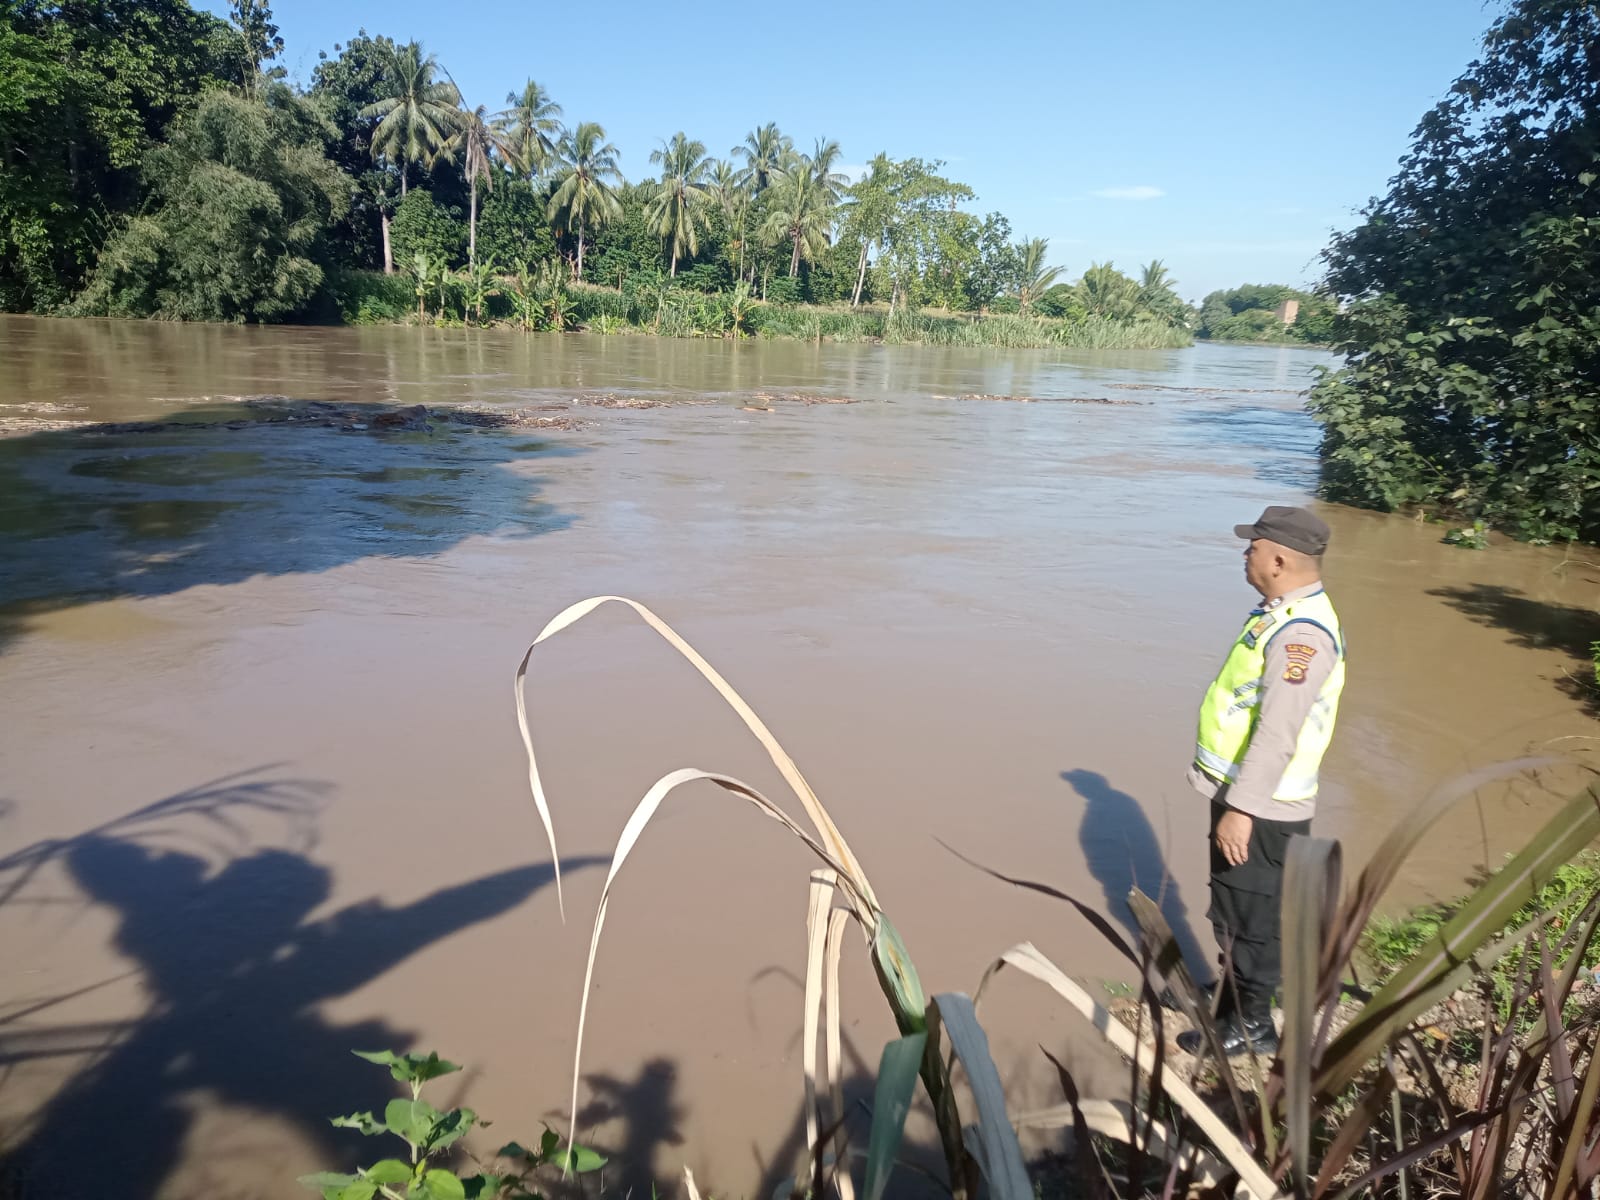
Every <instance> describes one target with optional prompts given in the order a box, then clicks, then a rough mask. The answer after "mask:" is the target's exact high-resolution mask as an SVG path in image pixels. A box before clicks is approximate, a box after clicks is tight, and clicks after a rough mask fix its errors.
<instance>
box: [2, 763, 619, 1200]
mask: <svg viewBox="0 0 1600 1200" xmlns="http://www.w3.org/2000/svg"><path fill="white" fill-rule="evenodd" d="M274 771H275V768H273V767H264V768H261V769H259V770H256V771H251V772H244V773H241V774H238V775H233V776H228V777H226V778H222V779H217V780H213V781H210V782H208V783H206V784H202V785H200V786H199V787H196V788H193V789H190V790H188V791H186V792H182V793H179V794H177V795H174V796H170V797H167V798H166V799H164V800H161V801H158V802H156V803H155V804H151V805H147V806H145V807H143V808H140V809H137V810H135V811H134V812H131V813H129V814H127V815H126V816H123V817H120V818H118V819H116V820H114V821H111V822H108V823H107V824H105V825H102V826H100V827H98V828H96V829H93V830H90V831H88V832H86V833H83V834H80V835H78V836H75V837H72V838H67V839H60V840H52V841H48V842H41V843H38V844H36V845H33V846H29V847H27V848H26V849H23V850H20V851H17V852H16V853H13V854H9V855H7V856H5V857H4V858H0V902H3V903H4V904H6V905H7V906H11V905H17V906H26V905H38V906H41V907H44V906H50V909H51V912H50V913H49V916H50V917H51V919H57V918H60V917H62V915H63V914H62V913H61V911H60V910H61V909H62V908H63V902H62V901H61V900H60V894H61V892H62V890H63V884H65V885H69V886H70V888H71V889H72V890H73V891H74V892H76V893H77V897H76V898H75V899H74V900H73V901H71V902H70V903H69V904H68V905H66V907H68V908H70V909H71V910H73V911H72V912H71V913H68V914H65V916H66V919H67V920H70V919H71V917H72V916H74V915H75V914H76V913H77V912H80V911H82V910H85V909H88V908H90V907H92V906H102V907H105V908H109V909H110V910H112V912H113V913H114V914H115V918H116V926H115V932H114V934H113V946H114V948H115V950H116V952H117V953H118V954H119V955H120V956H121V957H123V958H124V959H127V960H129V961H130V962H132V963H133V964H135V966H134V969H133V970H132V971H131V972H128V973H127V974H132V975H135V976H137V978H138V980H139V982H140V984H141V985H142V989H143V992H144V994H145V996H146V998H147V1000H146V1006H145V1011H144V1013H143V1015H141V1016H140V1017H138V1018H136V1019H134V1020H131V1021H126V1022H93V1023H58V1024H51V1023H49V1018H48V1017H45V1018H44V1019H43V1020H41V1019H40V1018H41V1014H44V1013H47V1012H48V1011H49V1010H50V1009H51V1008H52V1007H55V1006H57V1005H61V1004H64V1003H66V1002H67V1001H68V1000H70V999H71V998H72V997H73V996H75V995H78V994H82V993H83V992H85V991H91V990H95V989H97V988H99V987H103V986H106V985H107V984H109V983H113V982H116V980H117V979H119V978H122V977H123V976H117V977H114V978H113V979H108V980H101V981H98V982H96V983H94V984H91V985H90V986H89V987H87V988H79V989H74V991H73V992H72V993H70V994H68V995H59V996H53V997H45V998H37V997H35V998H26V999H22V1000H20V1001H19V1002H18V1003H17V1004H16V1005H15V1006H14V1007H13V1008H12V1009H11V1010H10V1011H8V1012H6V1013H4V1014H0V1070H4V1071H6V1072H10V1071H12V1070H13V1069H15V1068H17V1067H19V1066H24V1065H26V1064H28V1063H36V1062H40V1061H41V1060H43V1061H48V1060H63V1059H64V1060H66V1061H67V1062H68V1063H69V1064H70V1066H71V1071H70V1075H69V1077H68V1078H67V1081H66V1082H65V1084H64V1085H63V1086H62V1087H61V1089H60V1090H59V1091H58V1092H57V1093H56V1094H55V1095H54V1096H53V1097H52V1098H51V1099H50V1100H48V1101H47V1102H46V1103H45V1104H44V1105H43V1107H42V1108H41V1109H40V1110H39V1111H38V1112H37V1113H35V1114H34V1115H33V1117H32V1119H31V1120H29V1121H28V1122H27V1123H26V1124H25V1126H24V1128H23V1129H21V1130H11V1131H8V1141H7V1144H6V1146H5V1147H4V1149H5V1151H6V1153H5V1157H4V1159H3V1160H0V1191H5V1189H6V1188H7V1187H8V1186H9V1187H10V1188H11V1189H12V1191H6V1192H5V1194H8V1195H9V1194H17V1195H23V1196H32V1195H39V1196H51V1197H61V1198H62V1200H76V1198H77V1197H83V1198H84V1200H88V1198H89V1197H98V1196H101V1195H103V1194H104V1193H105V1189H106V1187H107V1186H108V1180H109V1179H111V1178H114V1179H115V1181H116V1182H115V1190H116V1191H117V1192H119V1193H120V1194H125V1195H130V1196H153V1195H156V1194H157V1193H158V1192H160V1191H161V1189H162V1185H163V1182H164V1181H166V1180H167V1179H168V1178H169V1177H170V1176H171V1174H172V1172H173V1171H174V1170H175V1169H176V1167H177V1165H178V1163H179V1161H180V1159H181V1158H182V1156H183V1154H184V1152H185V1145H186V1141H187V1140H188V1138H189V1137H190V1134H191V1131H192V1130H193V1128H194V1126H195V1122H196V1118H197V1116H198V1115H199V1114H200V1113H201V1112H202V1111H204V1110H206V1109H210V1108H213V1107H216V1106H218V1105H227V1106H229V1107H231V1108H233V1109H234V1110H237V1111H243V1112H248V1113H251V1114H257V1115H261V1116H270V1117H273V1118H277V1119H280V1120H284V1121H287V1122H288V1123H289V1124H291V1125H292V1126H294V1127H295V1129H296V1130H297V1131H298V1132H299V1133H300V1134H301V1135H303V1136H304V1137H305V1138H306V1139H307V1140H308V1141H309V1142H310V1143H311V1144H313V1145H314V1146H316V1147H317V1152H318V1154H319V1156H320V1161H319V1162H318V1163H316V1164H313V1165H312V1166H311V1168H310V1169H318V1168H329V1169H339V1168H342V1169H346V1170H350V1169H353V1168H354V1166H355V1164H356V1161H357V1159H358V1158H359V1159H360V1160H361V1161H364V1162H365V1161H371V1160H372V1159H374V1158H376V1157H381V1156H382V1155H381V1154H379V1153H375V1150H376V1149H377V1148H376V1147H375V1145H374V1144H373V1143H371V1142H366V1140H365V1139H363V1138H360V1137H358V1136H355V1135H352V1134H350V1133H348V1132H342V1131H338V1130H334V1129H333V1128H331V1127H330V1125H329V1124H328V1119H329V1117H331V1116H334V1115H338V1114H341V1113H346V1112H353V1111H357V1110H362V1109H369V1108H373V1107H374V1102H375V1101H378V1107H381V1098H382V1097H383V1096H384V1094H385V1092H386V1090H387V1089H390V1088H392V1087H393V1086H394V1085H393V1084H391V1083H390V1081H389V1080H388V1079H387V1078H385V1077H384V1075H383V1073H382V1072H381V1071H377V1070H375V1069H374V1068H373V1067H372V1066H371V1065H370V1064H367V1063H364V1062H361V1061H360V1060H359V1059H357V1058H355V1057H354V1056H353V1055H352V1054H351V1050H352V1049H378V1048H394V1049H397V1050H404V1049H413V1048H419V1049H431V1048H432V1047H414V1046H413V1042H414V1036H413V1035H412V1034H411V1033H409V1032H407V1031H406V1030H404V1029H401V1028H398V1027H396V1026H395V1025H393V1024H391V1023H390V1022H388V1021H386V1020H381V1019H369V1020H363V1021H357V1022H353V1023H342V1024H341V1023H336V1022H335V1021H333V1020H331V1019H329V1018H328V1017H326V1016H324V1015H323V1014H322V1012H321V1011H320V1010H321V1006H322V1005H323V1004H324V1003H325V1002H326V1001H329V1000H332V999H334V998H336V997H338V996H342V995H345V994H347V993H349V992H351V991H353V990H355V989H356V988H358V987H360V986H361V985H363V984H365V983H367V982H368V981H370V980H372V979H375V978H377V977H378V976H379V975H381V974H383V973H384V972H386V971H388V970H389V969H391V968H392V967H394V966H396V965H397V964H398V963H400V962H402V961H404V960H405V959H407V958H410V957H411V956H412V955H414V954H417V953H419V952H422V951H425V950H426V949H427V948H428V947H429V946H431V945H434V944H435V943H438V942H440V941H442V940H444V939H446V938H448V937H450V936H452V935H453V934H456V933H458V932H460V931H461V930H463V929H465V928H467V927H468V926H471V925H473V924H476V923H478V922H480V921H485V920H488V919H490V918H492V917H495V916H498V915H499V914H501V913H504V912H507V911H509V910H511V909H513V908H515V907H517V906H518V905H520V904H521V903H523V902H524V901H525V900H527V899H528V898H529V897H530V896H532V895H533V894H534V893H535V892H537V891H538V890H539V889H541V888H543V887H545V886H547V885H548V884H550V883H551V882H552V880H553V872H552V870H551V868H550V867H549V865H548V864H540V865H535V866H526V867H518V868H514V869H511V870H504V871H499V872H495V873H493V874H489V875H484V876H482V877H480V878H477V879H473V880H471V881H470V882H467V883H462V884H457V885H453V886H448V887H442V888H439V889H437V890H436V891H433V892H431V893H430V894H428V895H426V896H423V897H422V898H421V899H418V900H416V901H413V902H411V903H409V904H401V905H393V906H391V905H388V904H385V903H382V902H380V901H378V900H376V899H369V900H362V901H357V902H355V903H352V904H349V905H346V906H345V907H343V908H341V909H339V910H338V911H336V912H333V913H330V914H328V915H326V916H322V917H319V918H316V919H313V918H312V916H311V914H312V913H313V912H314V911H315V910H317V909H318V908H319V907H320V906H321V905H323V904H324V903H325V902H326V900H327V899H328V897H329V896H330V895H331V893H332V889H333V874H332V872H331V871H330V870H329V869H328V868H327V867H326V866H323V865H321V864H319V863H317V862H316V861H314V860H313V859H312V858H311V857H310V852H311V850H312V849H313V848H314V846H315V844H316V838H315V831H316V821H317V813H318V810H319V809H320V807H321V805H322V803H323V801H324V799H325V798H326V796H327V795H328V794H329V792H330V791H331V789H330V788H329V787H328V785H326V784H322V783H319V782H316V781H308V780H298V779H291V778H286V777H283V776H280V775H277V774H275V773H274ZM264 820H265V821H270V822H271V823H273V824H274V825H278V824H281V826H282V828H283V829H284V830H285V831H286V836H278V837H274V838H272V839H271V840H272V841H273V842H277V843H282V844H277V845H274V844H262V843H261V842H258V841H257V839H256V834H255V833H254V832H252V829H253V827H259V826H261V824H262V823H263V821H264ZM602 861H603V860H601V859H594V858H581V859H573V860H568V862H567V863H566V864H565V865H566V868H567V870H568V871H576V870H581V869H584V868H586V867H589V866H593V865H598V864H599V863H600V862H602ZM64 923H65V922H63V924H64ZM468 991H469V992H470V989H468ZM445 1049H448V1047H446V1048H445ZM232 1149H233V1148H232V1147H223V1148H221V1149H220V1150H219V1151H218V1153H219V1154H221V1155H222V1157H226V1156H227V1154H228V1152H229V1151H230V1150H232ZM209 1152H210V1151H209V1148H208V1150H207V1151H205V1152H204V1153H209ZM94 1164H99V1165H100V1168H110V1167H111V1165H112V1164H115V1166H114V1174H113V1175H111V1176H108V1175H106V1174H105V1171H104V1170H102V1169H98V1168H96V1167H95V1165H94ZM216 1165H217V1167H218V1176H219V1178H220V1177H222V1176H223V1175H225V1174H226V1173H227V1172H226V1171H225V1170H224V1169H223V1168H224V1167H225V1166H226V1164H224V1163H221V1162H219V1163H218V1164H216ZM210 1166H211V1164H207V1167H208V1168H210ZM249 1171H250V1172H257V1173H259V1174H260V1175H261V1176H267V1177H268V1178H267V1179H266V1181H265V1183H264V1184H263V1186H265V1187H266V1188H267V1190H276V1189H278V1188H279V1187H280V1186H281V1184H280V1183H279V1182H277V1181H275V1180H273V1179H272V1178H271V1175H272V1174H273V1173H282V1174H283V1175H284V1182H287V1181H288V1180H289V1179H292V1176H293V1175H294V1174H295V1173H297V1172H295V1171H294V1169H293V1166H292V1165H291V1164H289V1163H287V1162H284V1161H283V1159H282V1155H281V1154H272V1155H270V1156H268V1157H265V1158H264V1159H263V1161H262V1162H260V1163H259V1164H254V1165H252V1166H251V1167H250V1168H249ZM241 1182H244V1181H240V1180H237V1179H236V1180H235V1183H236V1184H238V1183H241ZM258 1182H259V1179H258Z"/></svg>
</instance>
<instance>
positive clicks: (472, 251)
mask: <svg viewBox="0 0 1600 1200" xmlns="http://www.w3.org/2000/svg"><path fill="white" fill-rule="evenodd" d="M441 153H442V154H443V155H444V157H446V158H448V159H450V160H451V161H452V162H454V161H455V160H456V159H458V158H459V159H460V160H461V173H462V175H463V176H464V177H465V178H466V181H467V189H468V195H469V196H470V200H469V204H470V207H469V208H468V210H467V211H468V214H469V216H468V219H467V262H468V263H470V264H473V265H476V263H477V261H478V180H480V179H481V180H483V183H484V186H485V187H487V188H488V189H489V190H490V191H491V192H492V191H494V171H493V169H492V167H491V165H490V160H491V158H492V156H493V155H494V154H496V153H499V154H502V155H504V154H507V153H508V148H507V146H506V143H505V142H504V141H503V140H502V139H501V137H500V134H499V132H498V131H497V130H496V129H495V127H494V125H493V124H492V123H491V122H490V119H489V110H488V108H486V107H485V106H484V105H482V104H480V105H478V107H477V108H473V109H467V110H466V111H464V112H461V113H459V114H458V115H457V118H456V132H455V134H454V136H452V137H451V138H450V140H449V141H448V142H446V143H445V145H444V149H443V150H442V151H441Z"/></svg>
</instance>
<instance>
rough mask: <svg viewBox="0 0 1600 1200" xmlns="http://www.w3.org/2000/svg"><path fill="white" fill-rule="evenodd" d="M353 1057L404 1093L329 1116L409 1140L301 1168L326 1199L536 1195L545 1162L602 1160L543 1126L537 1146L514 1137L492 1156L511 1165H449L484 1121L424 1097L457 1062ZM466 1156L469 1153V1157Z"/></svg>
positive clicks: (465, 1199)
mask: <svg viewBox="0 0 1600 1200" xmlns="http://www.w3.org/2000/svg"><path fill="white" fill-rule="evenodd" d="M354 1053H355V1055H356V1057H358V1058H364V1059H366V1060H367V1061H368V1062H370V1063H376V1064H377V1065H379V1066H383V1067H388V1068H389V1074H390V1075H392V1076H393V1077H394V1078H395V1079H397V1080H399V1081H400V1082H401V1083H404V1084H406V1085H407V1087H408V1088H409V1090H410V1092H411V1095H410V1097H409V1098H404V1097H401V1098H397V1099H394V1100H391V1101H389V1103H388V1105H387V1106H386V1107H385V1108H384V1110H383V1117H382V1119H379V1118H378V1117H375V1116H374V1115H373V1114H372V1113H371V1112H358V1113H351V1114H350V1115H349V1116H343V1117H335V1118H333V1125H334V1127H335V1128H339V1129H358V1130H360V1131H361V1132H362V1133H364V1134H367V1135H368V1136H376V1135H381V1134H390V1135H392V1136H394V1137H397V1138H399V1139H400V1140H401V1141H403V1142H405V1144H406V1156H405V1157H403V1158H400V1157H396V1158H384V1159H379V1160H378V1161H377V1162H375V1163H373V1164H372V1165H371V1166H367V1167H361V1168H359V1169H358V1170H357V1171H356V1173H355V1174H353V1175H346V1174H341V1173H339V1172H335V1171H320V1172H318V1173H316V1174H314V1175H303V1176H301V1178H300V1183H301V1184H302V1185H304V1186H305V1187H308V1188H311V1189H313V1190H315V1191H319V1192H321V1193H322V1196H323V1200H374V1197H377V1196H383V1197H386V1198H387V1200H491V1198H493V1200H539V1194H538V1193H537V1192H536V1191H534V1190H533V1189H532V1187H531V1181H532V1177H533V1175H534V1173H535V1172H536V1171H538V1170H539V1169H541V1168H543V1167H549V1166H555V1167H560V1168H561V1169H562V1170H564V1171H566V1172H569V1173H574V1174H583V1173H586V1172H590V1171H597V1170H599V1169H600V1168H601V1167H603V1166H604V1165H605V1162H606V1160H605V1159H604V1158H602V1157H601V1156H600V1155H598V1154H596V1153H595V1152H594V1151H593V1150H590V1149H587V1148H586V1147H583V1146H572V1147H570V1148H567V1149H563V1148H562V1145H561V1139H560V1137H559V1136H558V1135H557V1134H556V1133H555V1131H554V1130H552V1129H548V1128H547V1129H546V1130H545V1132H544V1136H543V1137H542V1138H541V1139H540V1141H539V1145H538V1147H537V1148H536V1149H531V1150H530V1149H529V1148H528V1147H526V1146H523V1145H522V1144H521V1143H519V1142H508V1143H506V1144H505V1145H504V1146H502V1147H500V1149H499V1151H498V1152H497V1154H496V1158H498V1159H503V1160H506V1162H507V1163H508V1164H509V1165H508V1166H507V1167H506V1168H505V1169H504V1170H503V1171H501V1172H499V1173H492V1172H490V1171H487V1170H483V1169H481V1168H480V1169H479V1170H476V1171H474V1172H472V1173H471V1174H468V1175H462V1174H458V1173H457V1172H456V1171H455V1170H453V1169H452V1168H451V1166H450V1165H449V1161H450V1159H452V1158H453V1157H455V1156H456V1155H457V1154H458V1153H459V1151H460V1149H461V1147H460V1143H461V1139H462V1138H463V1137H465V1136H466V1134H467V1133H468V1132H469V1131H470V1130H471V1129H472V1128H473V1127H474V1126H476V1127H479V1128H482V1127H485V1126H487V1125H488V1122H487V1121H484V1120H482V1119H481V1118H480V1117H479V1116H478V1114H477V1113H475V1112H473V1110H472V1109H470V1108H451V1109H446V1110H444V1111H440V1110H439V1109H437V1108H434V1107H433V1105H431V1104H429V1103H428V1102H427V1101H426V1100H424V1099H423V1098H422V1089H423V1086H424V1085H425V1084H427V1083H428V1082H429V1081H430V1080H434V1079H438V1078H439V1077H441V1076H443V1075H451V1074H454V1073H455V1072H457V1071H459V1070H460V1069H461V1068H460V1067H459V1066H457V1065H456V1064H455V1063H453V1062H449V1061H448V1060H446V1059H442V1058H440V1057H439V1056H438V1054H435V1053H429V1054H396V1053H394V1051H392V1050H370V1051H369V1050H357V1051H354ZM469 1157H470V1156H469Z"/></svg>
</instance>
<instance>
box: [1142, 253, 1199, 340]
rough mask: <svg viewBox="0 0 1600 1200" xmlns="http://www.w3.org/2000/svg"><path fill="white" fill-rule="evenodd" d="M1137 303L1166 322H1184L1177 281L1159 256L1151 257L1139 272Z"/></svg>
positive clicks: (1184, 307)
mask: <svg viewBox="0 0 1600 1200" xmlns="http://www.w3.org/2000/svg"><path fill="white" fill-rule="evenodd" d="M1138 304H1139V307H1140V308H1141V309H1143V310H1144V311H1145V312H1148V313H1150V314H1151V315H1152V316H1156V317H1159V318H1161V319H1162V320H1163V321H1166V322H1167V323H1168V324H1171V325H1182V324H1184V323H1185V322H1186V318H1187V309H1186V306H1185V305H1184V303H1183V301H1182V300H1180V299H1179V298H1178V282H1177V280H1175V279H1173V278H1172V275H1171V273H1170V272H1169V271H1168V270H1167V268H1166V266H1165V264H1163V263H1162V261H1161V260H1160V259H1159V258H1157V259H1152V260H1151V261H1150V262H1149V263H1147V264H1146V265H1145V266H1144V267H1143V268H1142V269H1141V270H1140V272H1139V294H1138Z"/></svg>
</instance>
